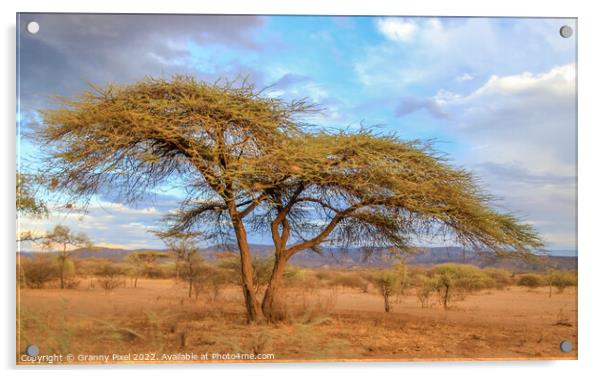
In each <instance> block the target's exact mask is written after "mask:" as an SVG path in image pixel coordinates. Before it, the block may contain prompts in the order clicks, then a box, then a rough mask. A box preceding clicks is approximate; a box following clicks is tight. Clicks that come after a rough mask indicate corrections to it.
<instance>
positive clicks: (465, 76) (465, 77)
mask: <svg viewBox="0 0 602 378" xmlns="http://www.w3.org/2000/svg"><path fill="white" fill-rule="evenodd" d="M472 79H474V77H472V75H471V74H469V73H468V72H464V73H463V74H462V75H460V76H458V77H456V81H460V82H462V81H470V80H472Z"/></svg>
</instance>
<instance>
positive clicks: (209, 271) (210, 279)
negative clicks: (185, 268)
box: [193, 264, 232, 301]
mask: <svg viewBox="0 0 602 378" xmlns="http://www.w3.org/2000/svg"><path fill="white" fill-rule="evenodd" d="M231 281H232V279H231V273H230V272H229V271H228V270H225V269H222V268H218V267H215V266H213V265H209V264H203V265H201V266H200V272H199V275H198V277H197V279H195V280H194V282H193V289H194V295H195V298H196V299H198V297H199V296H200V294H201V293H207V294H209V295H210V298H211V300H213V301H215V300H216V299H217V297H218V295H219V292H220V290H221V289H222V288H223V287H224V286H225V285H228V284H229V283H231Z"/></svg>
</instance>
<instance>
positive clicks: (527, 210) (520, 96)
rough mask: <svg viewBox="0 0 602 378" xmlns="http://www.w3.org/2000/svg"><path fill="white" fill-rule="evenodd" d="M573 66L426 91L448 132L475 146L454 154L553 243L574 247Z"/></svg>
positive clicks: (574, 154) (574, 84)
mask: <svg viewBox="0 0 602 378" xmlns="http://www.w3.org/2000/svg"><path fill="white" fill-rule="evenodd" d="M575 73H576V67H575V64H567V65H560V66H556V67H553V68H551V69H549V70H546V71H543V72H540V73H530V72H523V73H519V74H513V75H505V76H502V75H492V76H491V77H490V78H489V79H488V80H487V81H486V82H485V83H484V84H483V85H482V86H481V87H479V88H477V89H475V90H474V91H472V92H471V93H469V94H467V95H460V94H457V93H453V92H449V91H446V90H440V91H439V92H438V93H437V94H436V95H435V96H433V97H432V98H431V101H432V102H433V103H436V104H437V106H438V107H439V109H438V111H440V112H444V113H445V114H447V115H448V119H449V122H447V123H446V124H447V127H448V129H447V132H449V133H451V134H452V135H454V139H456V140H458V141H459V142H460V143H462V144H465V145H469V146H474V147H475V148H470V149H465V150H462V151H461V152H459V153H457V154H456V160H457V161H458V162H459V164H461V165H464V166H468V167H469V168H470V169H471V170H473V171H475V172H476V173H477V174H478V176H479V177H481V178H482V179H483V182H484V184H485V186H486V187H487V190H488V191H490V192H492V193H493V194H494V195H496V196H500V197H501V198H502V201H501V202H500V204H501V205H503V207H504V208H506V209H507V210H510V211H513V212H517V213H518V214H519V215H522V216H523V217H524V218H525V219H527V220H529V221H530V222H532V223H533V224H534V225H535V226H536V227H537V229H538V230H540V231H541V233H542V235H543V237H544V240H545V241H546V242H547V243H548V245H549V246H550V247H552V248H554V247H561V248H572V247H574V243H575V240H576V239H575V238H576V233H575V232H574V225H575V222H576V219H575V208H576V207H575V201H576V192H575V189H576V181H575V177H576V175H577V171H576V142H577V141H576V119H575V116H576V102H575V101H576V98H575V96H576V81H575Z"/></svg>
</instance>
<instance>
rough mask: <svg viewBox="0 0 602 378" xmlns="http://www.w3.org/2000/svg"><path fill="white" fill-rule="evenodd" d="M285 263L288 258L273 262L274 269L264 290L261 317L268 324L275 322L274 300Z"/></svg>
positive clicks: (277, 258)
mask: <svg viewBox="0 0 602 378" xmlns="http://www.w3.org/2000/svg"><path fill="white" fill-rule="evenodd" d="M287 261H288V258H286V257H284V256H277V257H276V260H275V261H274V269H273V270H272V276H271V277H270V283H269V284H268V287H267V288H266V290H265V294H264V296H263V302H262V303H261V309H262V311H263V316H264V317H265V318H266V319H267V321H268V322H271V323H274V322H276V321H277V319H276V318H275V315H276V314H274V299H275V298H276V294H277V292H278V289H279V288H280V283H281V282H282V277H283V276H284V269H285V268H286V263H287Z"/></svg>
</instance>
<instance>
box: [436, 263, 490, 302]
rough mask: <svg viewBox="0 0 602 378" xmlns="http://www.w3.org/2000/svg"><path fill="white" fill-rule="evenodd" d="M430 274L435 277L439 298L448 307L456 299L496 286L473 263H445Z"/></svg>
mask: <svg viewBox="0 0 602 378" xmlns="http://www.w3.org/2000/svg"><path fill="white" fill-rule="evenodd" d="M428 274H429V275H430V276H431V277H432V278H433V279H435V281H436V289H437V293H438V294H439V299H440V301H441V304H443V307H444V308H446V309H447V308H449V305H450V303H451V302H452V301H454V300H462V299H464V297H465V296H466V295H467V294H469V293H472V292H475V291H478V290H482V289H489V288H492V287H494V286H495V281H494V280H493V279H492V278H491V277H490V276H488V275H487V274H486V273H485V272H483V271H482V270H480V269H479V268H477V267H474V266H472V265H463V264H443V265H439V266H436V267H435V268H433V269H432V270H431V271H429V273H428Z"/></svg>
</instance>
